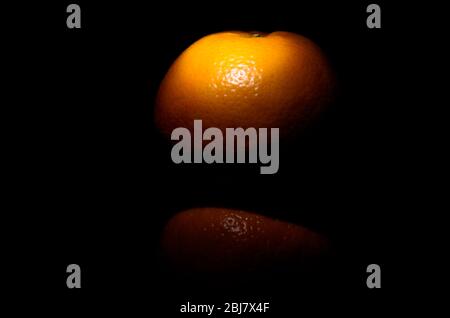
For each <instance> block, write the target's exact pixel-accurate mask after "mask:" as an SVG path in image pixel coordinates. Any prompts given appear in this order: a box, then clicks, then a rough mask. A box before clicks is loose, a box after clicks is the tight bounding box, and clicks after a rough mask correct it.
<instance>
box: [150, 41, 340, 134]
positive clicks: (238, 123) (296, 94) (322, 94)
mask: <svg viewBox="0 0 450 318" xmlns="http://www.w3.org/2000/svg"><path fill="white" fill-rule="evenodd" d="M332 86H333V76H332V72H331V70H330V67H329V64H328V63H327V60H326V58H325V57H324V55H323V53H322V52H321V50H320V49H319V48H318V47H317V46H316V45H315V44H314V43H313V42H311V41H310V40H308V39H307V38H305V37H303V36H300V35H296V34H293V33H288V32H274V33H270V34H268V35H265V34H261V33H244V32H223V33H217V34H212V35H209V36H206V37H204V38H202V39H200V40H199V41H197V42H195V43H194V44H193V45H191V46H190V47H189V48H188V49H187V50H186V51H184V52H183V54H182V55H181V56H180V57H179V58H178V59H177V60H176V61H175V63H174V64H173V65H172V66H171V68H170V70H169V71H168V73H167V75H166V77H165V78H164V80H163V82H162V84H161V87H160V90H159V94H158V97H157V103H156V121H157V124H158V126H159V128H160V129H161V130H162V131H163V132H164V133H166V134H170V133H171V132H172V130H173V129H174V128H177V127H186V128H189V127H192V125H193V121H194V119H202V120H203V124H204V127H218V128H221V129H224V128H227V127H230V128H236V127H244V128H246V127H255V128H260V127H266V128H276V127H278V128H280V133H281V135H286V134H289V133H290V132H292V131H296V130H298V128H301V127H303V126H304V125H305V124H306V123H307V122H308V121H310V119H311V118H312V117H314V116H315V115H316V114H317V113H318V112H319V111H320V110H321V109H322V108H323V107H324V106H325V105H326V103H327V102H328V100H329V98H330V95H331V90H332Z"/></svg>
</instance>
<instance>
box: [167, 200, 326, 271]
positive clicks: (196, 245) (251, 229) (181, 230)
mask: <svg viewBox="0 0 450 318" xmlns="http://www.w3.org/2000/svg"><path fill="white" fill-rule="evenodd" d="M162 246H163V250H164V252H165V254H166V255H167V257H168V259H169V260H170V262H171V263H172V264H173V265H174V266H175V267H177V268H178V269H180V270H182V271H187V272H216V273H220V272H227V273H229V272H233V271H241V272H242V271H244V272H246V271H252V270H260V269H261V268H267V267H271V266H277V265H281V266H283V265H289V266H293V265H295V266H297V265H298V266H300V267H301V266H303V265H307V264H310V263H313V262H314V261H315V260H316V259H317V258H319V257H320V256H323V255H325V254H327V252H328V241H327V239H326V238H325V237H323V236H322V235H320V234H317V233H315V232H313V231H311V230H308V229H306V228H304V227H301V226H298V225H294V224H291V223H287V222H282V221H277V220H274V219H271V218H268V217H265V216H260V215H258V214H253V213H249V212H244V211H239V210H230V209H220V208H197V209H190V210H186V211H183V212H181V213H179V214H177V215H175V216H174V217H173V218H172V219H171V220H170V221H169V223H168V224H167V226H166V228H165V230H164V234H163V239H162Z"/></svg>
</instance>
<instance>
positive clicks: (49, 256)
mask: <svg viewBox="0 0 450 318" xmlns="http://www.w3.org/2000/svg"><path fill="white" fill-rule="evenodd" d="M77 3H78V4H80V6H81V10H82V28H81V29H80V30H78V29H72V30H69V29H67V27H66V16H67V14H66V13H65V9H66V6H67V5H68V3H60V4H54V5H50V4H47V5H45V6H44V5H39V6H32V7H31V6H23V7H21V8H20V9H19V10H21V12H22V13H23V14H22V19H24V20H26V22H27V25H28V26H29V27H28V28H27V29H26V30H25V31H26V32H25V33H24V34H25V35H24V36H23V37H16V38H15V39H14V43H15V44H17V45H19V44H20V45H23V47H24V49H22V50H21V54H20V55H19V56H18V58H19V59H20V70H21V71H25V72H24V73H21V74H26V75H23V76H19V85H21V87H22V88H24V89H22V90H21V91H20V93H17V95H16V98H17V101H18V102H17V105H18V107H17V109H18V112H19V113H20V115H21V116H22V117H21V120H20V126H18V127H19V128H17V130H16V131H15V132H14V133H15V134H16V136H20V137H21V140H22V143H21V144H20V146H18V148H20V149H19V150H20V152H17V153H20V155H17V158H15V161H16V164H17V166H18V167H19V168H18V169H17V170H15V171H16V172H17V178H16V179H15V183H14V185H12V187H16V186H17V187H20V189H21V193H22V194H21V195H19V197H18V198H17V199H16V204H15V208H14V211H16V212H15V213H16V215H18V217H17V220H16V222H17V224H19V225H20V231H18V232H17V234H16V236H15V237H16V238H17V242H20V243H21V244H20V245H19V246H20V247H21V248H18V249H15V252H16V256H15V258H13V259H14V260H15V261H19V259H20V264H21V265H20V266H17V267H16V268H19V272H20V273H19V274H18V276H17V277H13V279H15V281H16V287H19V289H20V290H22V291H25V292H26V291H30V293H33V292H35V291H37V292H36V295H38V296H43V297H44V298H45V299H46V300H47V302H45V301H44V302H39V304H40V305H46V304H49V305H50V306H53V309H55V310H56V311H57V312H58V313H64V314H66V313H83V312H85V311H87V310H89V312H94V313H95V312H98V313H101V312H104V311H105V312H109V311H112V312H117V311H123V312H124V313H132V312H144V313H150V314H152V313H155V315H156V313H157V312H163V311H165V312H166V313H176V312H177V311H178V310H179V305H180V304H181V303H182V302H183V301H187V300H189V301H192V302H196V303H200V304H203V303H205V304H206V303H215V304H218V303H220V302H221V301H249V300H252V301H270V302H271V307H273V310H272V313H274V314H276V315H278V314H280V313H281V312H284V313H289V312H297V313H302V312H304V311H311V312H314V313H315V314H317V315H320V314H324V313H328V312H330V311H331V312H346V313H354V314H360V313H364V314H365V313H366V311H365V310H367V309H365V310H363V309H362V308H370V310H371V312H373V311H374V310H378V309H380V308H385V307H386V306H388V305H389V304H390V303H391V302H392V295H393V294H395V293H396V292H398V290H399V288H401V287H400V286H401V284H402V282H403V280H402V277H401V276H399V275H398V267H399V266H400V265H399V263H398V262H397V257H398V256H399V254H401V251H402V245H401V244H400V242H399V240H398V237H397V234H396V231H397V230H398V222H400V221H401V220H402V218H403V217H404V216H403V213H404V211H403V209H402V204H403V203H402V195H401V193H400V188H401V186H400V185H399V183H400V180H401V178H402V169H400V168H399V166H401V165H402V164H403V163H404V162H402V157H401V155H400V153H401V149H400V148H401V139H400V131H401V128H399V127H398V115H399V113H401V107H402V106H401V104H400V103H399V97H398V96H399V92H401V91H402V90H403V89H402V88H401V87H400V84H399V82H400V80H399V76H400V73H401V68H402V66H401V65H402V63H404V59H405V57H404V56H403V55H401V52H400V51H399V50H398V47H399V46H400V44H401V43H400V42H399V38H400V37H399V36H400V35H401V34H403V31H404V30H403V29H402V25H401V24H400V22H398V20H396V17H398V14H401V11H400V10H399V9H398V8H394V7H392V5H388V4H385V3H384V2H377V3H378V4H380V6H381V7H382V28H381V29H372V30H371V29H368V28H367V27H366V17H367V13H366V7H367V5H368V4H369V2H364V1H362V2H360V3H356V2H355V3H349V4H332V3H331V2H330V3H326V2H314V4H307V3H306V4H305V3H302V2H296V3H288V2H285V1H282V2H277V3H274V4H263V3H245V4H243V3H239V2H227V3H222V2H221V3H210V4H205V5H200V4H193V3H189V4H184V5H180V4H175V3H173V4H171V3H167V4H156V3H152V2H147V3H146V4H143V3H133V4H131V3H128V2H123V3H114V4H111V3H108V2H105V3H97V4H93V3H91V2H87V1H79V2H77ZM36 12H39V13H38V14H36ZM15 23H17V26H19V25H20V21H16V22H15ZM223 30H249V31H254V30H258V31H264V32H272V31H276V30H283V31H291V32H296V33H299V34H302V35H305V36H307V37H309V38H311V39H312V40H314V41H315V42H316V43H317V44H319V46H321V47H322V48H323V50H324V51H325V52H326V54H327V55H328V56H329V58H330V60H331V62H332V64H333V66H334V68H335V70H336V73H337V75H338V80H339V93H338V96H337V99H336V102H335V104H334V105H333V107H332V108H331V109H330V111H329V112H328V113H326V114H325V116H324V117H323V118H322V120H321V121H320V122H318V123H317V125H316V126H315V127H313V128H312V129H310V130H309V131H307V133H306V134H305V135H304V136H303V137H302V138H299V139H298V140H296V141H295V142H294V143H293V144H289V145H287V146H286V147H285V148H284V147H283V144H281V154H280V171H279V173H278V174H276V175H269V176H267V175H259V170H258V169H257V168H255V167H249V168H248V167H228V166H227V167H204V166H194V165H193V166H183V167H177V166H175V165H174V164H172V162H171V160H170V147H169V145H168V144H167V143H166V142H165V141H164V139H163V138H162V137H161V136H159V135H158V133H157V131H156V130H155V128H154V126H153V118H152V116H153V106H154V105H153V103H154V98H155V94H156V92H157V89H158V85H159V83H160V81H161V80H162V78H163V76H164V74H165V72H166V71H167V69H168V68H169V66H170V64H171V63H172V62H173V60H174V59H175V58H176V57H177V56H178V55H179V54H180V53H181V52H182V51H183V50H184V49H185V48H186V47H187V46H189V45H190V44H191V43H193V42H194V41H195V40H197V39H199V38H201V37H202V36H204V35H207V34H210V33H213V32H218V31H223ZM25 88H26V89H25ZM21 105H27V106H26V107H25V106H21ZM22 127H23V128H24V129H22ZM196 206H225V207H234V208H239V209H244V210H250V211H256V212H258V213H262V214H265V215H269V216H276V217H278V218H281V219H284V220H288V221H291V222H296V223H300V224H303V225H307V226H308V227H311V228H313V229H316V230H318V231H320V232H323V233H325V234H327V235H328V236H330V237H331V238H332V240H333V241H334V243H335V245H336V249H337V257H336V260H335V261H334V263H333V264H332V266H330V268H329V269H328V272H327V273H326V274H324V277H325V278H322V279H318V282H317V286H318V287H317V286H316V287H317V288H314V282H308V284H307V286H306V288H305V286H302V285H301V284H299V283H298V282H296V280H295V279H292V280H290V279H286V281H285V282H277V283H273V282H271V283H270V284H264V278H261V281H262V283H261V281H260V283H259V284H256V285H257V286H258V288H256V287H255V288H252V286H251V285H252V284H254V281H252V280H250V281H245V278H240V279H239V281H237V282H236V285H235V288H232V289H222V288H221V283H220V277H218V278H217V284H216V286H214V284H213V286H210V285H209V286H208V287H207V288H206V287H205V286H204V285H202V284H195V285H191V284H190V283H191V282H189V283H187V282H186V281H183V280H179V278H178V277H174V276H173V275H172V274H171V273H169V272H168V271H167V270H166V269H165V264H164V262H163V260H162V259H161V257H160V250H159V245H158V244H159V237H160V234H161V231H162V229H163V226H164V224H165V222H166V221H167V220H168V219H169V218H170V217H171V216H172V215H173V214H174V213H175V212H177V211H179V210H181V209H184V208H190V207H196ZM22 260H23V261H22ZM71 263H76V264H79V265H80V266H81V269H82V289H81V290H69V289H67V287H66V282H65V280H66V276H67V274H66V273H65V270H66V266H67V265H68V264H71ZM371 263H376V264H379V265H380V266H381V268H382V286H383V287H382V289H381V290H369V289H367V287H366V284H365V281H366V277H367V274H366V267H367V265H368V264H371ZM30 264H34V265H33V267H31V268H32V269H31V270H32V271H33V272H35V273H36V275H33V278H32V279H31V278H29V276H28V273H29V271H30V267H28V266H29V265H30ZM37 273H38V274H37ZM30 280H31V281H32V283H31V284H30ZM30 285H31V286H30ZM36 299H38V297H37V298H36ZM88 308H89V309H88Z"/></svg>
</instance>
